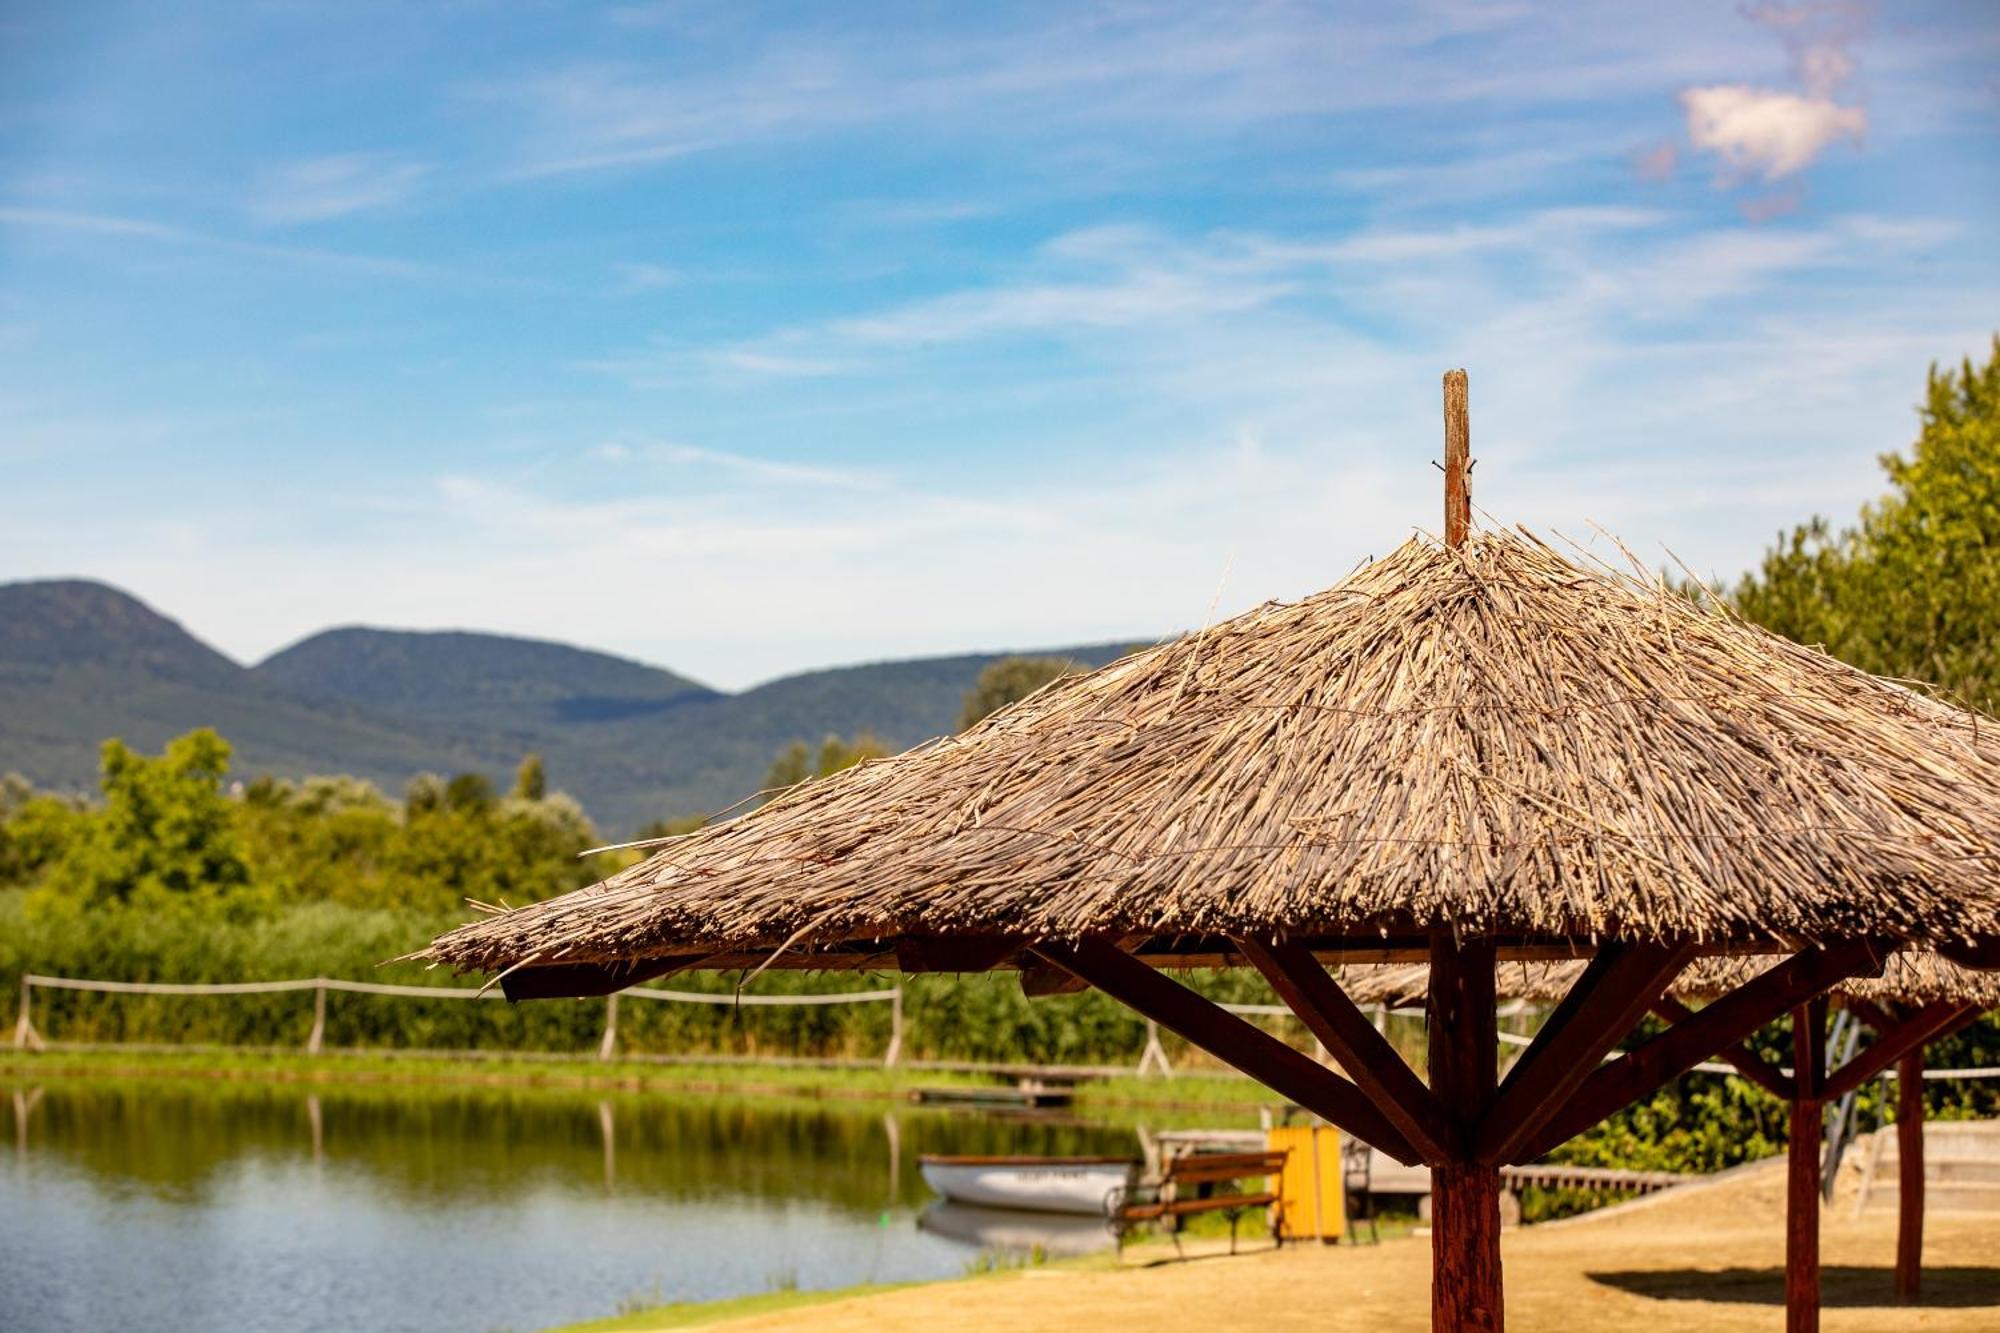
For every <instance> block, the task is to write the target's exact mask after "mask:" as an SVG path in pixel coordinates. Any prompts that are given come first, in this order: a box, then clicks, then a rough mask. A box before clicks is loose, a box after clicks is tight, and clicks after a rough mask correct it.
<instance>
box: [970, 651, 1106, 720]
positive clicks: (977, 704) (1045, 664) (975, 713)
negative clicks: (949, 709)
mask: <svg viewBox="0 0 2000 1333" xmlns="http://www.w3.org/2000/svg"><path fill="white" fill-rule="evenodd" d="M1082 670H1083V667H1082V665H1081V664H1080V663H1077V662H1073V661H1071V660H1070V659H1069V658H1067V657H1003V658H1001V659H1000V660H999V661H997V662H993V663H990V664H989V665H988V666H987V668H986V669H985V670H984V671H982V672H980V673H979V680H978V683H976V684H975V685H973V687H972V689H971V690H969V691H968V692H967V693H966V696H965V707H964V708H963V709H962V710H961V711H960V712H959V715H958V729H959V730H960V731H963V730H965V729H966V728H967V727H970V726H972V725H974V724H975V723H979V722H983V721H985V720H986V719H987V718H988V717H990V716H992V715H993V714H994V713H997V712H999V711H1000V710H1001V709H1002V708H1005V707H1006V706H1007V705H1008V704H1011V703H1016V702H1018V701H1020V700H1022V699H1025V698H1027V697H1028V696H1029V695H1031V694H1033V693H1034V692H1035V691H1036V690H1039V689H1040V688H1042V686H1044V685H1046V684H1048V683H1049V682H1050V681H1052V680H1057V679H1060V678H1061V677H1063V676H1073V675H1076V674H1077V673H1078V672H1080V671H1082Z"/></svg>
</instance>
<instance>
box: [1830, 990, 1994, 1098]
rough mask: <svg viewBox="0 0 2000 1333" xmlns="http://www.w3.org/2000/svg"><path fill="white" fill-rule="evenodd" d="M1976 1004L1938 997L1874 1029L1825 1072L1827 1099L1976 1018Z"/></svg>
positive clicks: (1847, 1090)
mask: <svg viewBox="0 0 2000 1333" xmlns="http://www.w3.org/2000/svg"><path fill="white" fill-rule="evenodd" d="M1979 1013H1980V1009H1979V1006H1978V1005H1977V1004H1961V1003H1956V1002H1954V1001H1951V1000H1940V1001H1938V1002H1937V1003H1935V1004H1927V1005H1925V1006H1923V1007H1922V1008H1921V1009H1918V1010H1916V1011H1915V1012H1914V1013H1912V1014H1910V1015H1909V1016H1908V1017H1907V1018H1904V1019H1903V1020H1902V1021H1901V1022H1899V1023H1897V1024H1895V1025H1894V1026H1893V1027H1889V1028H1876V1030H1875V1043H1874V1044H1873V1045H1872V1046H1870V1047H1869V1048H1868V1049H1867V1050H1865V1051H1863V1052H1862V1053H1861V1054H1860V1055H1858V1056H1856V1057H1855V1058H1854V1059H1852V1060H1849V1061H1848V1062H1847V1063H1846V1064H1844V1065H1842V1066H1841V1067H1840V1068H1839V1069H1836V1070H1834V1071H1833V1072H1831V1073H1829V1074H1828V1075H1827V1079H1826V1100H1827V1101H1830V1102H1837V1101H1839V1100H1840V1099H1841V1098H1842V1097H1845V1096H1846V1095H1847V1094H1848V1093H1850V1092H1853V1091H1855V1090H1857V1089H1858V1088H1860V1086H1861V1085H1862V1084H1864V1083H1866V1082H1867V1081H1868V1080H1870V1079H1872V1078H1874V1077H1875V1076H1876V1075H1878V1074H1880V1073H1881V1072H1882V1071H1883V1070H1885V1069H1887V1068H1888V1067H1889V1066H1890V1065H1892V1064H1895V1063H1896V1061H1898V1060H1900V1059H1902V1058H1903V1057H1904V1056H1905V1055H1907V1054H1908V1053H1909V1052H1911V1051H1921V1050H1922V1049H1923V1048H1924V1047H1926V1046H1928V1045H1929V1044H1930V1043H1932V1042H1934V1041H1937V1040H1938V1039H1939V1038H1941V1037H1944V1036H1947V1035H1949V1034H1950V1033H1952V1032H1955V1031H1957V1030H1958V1029H1959V1028H1960V1027H1963V1026H1964V1025H1965V1024H1967V1023H1969V1022H1971V1021H1972V1020H1973V1019H1975V1018H1977V1017H1979Z"/></svg>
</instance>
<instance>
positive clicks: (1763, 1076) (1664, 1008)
mask: <svg viewBox="0 0 2000 1333" xmlns="http://www.w3.org/2000/svg"><path fill="white" fill-rule="evenodd" d="M1653 1012H1654V1013H1656V1014H1658V1015H1659V1016H1660V1017H1661V1018H1664V1019H1665V1020H1666V1021H1667V1022H1669V1023H1679V1022H1682V1021H1684V1020H1685V1019H1686V1018H1687V1017H1688V1015H1689V1014H1691V1013H1693V1012H1694V1011H1693V1010H1692V1009H1689V1008H1688V1007H1687V1006H1686V1005H1684V1004H1682V1003H1681V1002H1680V1001H1679V1000H1676V999H1675V998H1674V997H1673V996H1671V995H1666V996H1662V997H1661V998H1660V1002H1659V1003H1658V1004H1656V1005H1654V1006H1653ZM1715 1058H1716V1059H1718V1060H1721V1061H1722V1062H1723V1063H1725V1064H1727V1065H1729V1066H1730V1067H1732V1068H1733V1069H1735V1070H1736V1072H1737V1073H1739V1074H1741V1075H1743V1077H1745V1078H1747V1079H1749V1080H1750V1081H1751V1082H1752V1083H1755V1084H1756V1085H1757V1086H1758V1087H1760V1088H1762V1089H1764V1091H1766V1092H1768V1093H1770V1094H1771V1095H1772V1096H1774V1097H1777V1098H1779V1099H1781V1100H1782V1101H1785V1102H1787V1103H1789V1102H1790V1101H1791V1100H1792V1098H1793V1097H1795V1096H1796V1095H1797V1089H1796V1088H1794V1087H1793V1086H1792V1080H1791V1078H1790V1076H1789V1075H1787V1074H1786V1073H1785V1071H1784V1070H1782V1069H1780V1068H1778V1066H1776V1065H1774V1064H1772V1063H1771V1062H1770V1061H1769V1060H1766V1059H1765V1058H1764V1057H1763V1056H1761V1055H1759V1054H1757V1053H1756V1052H1755V1051H1753V1050H1751V1049H1750V1048H1749V1047H1748V1046H1746V1045H1744V1044H1743V1043H1742V1042H1740V1041H1739V1042H1737V1043H1736V1044H1735V1045H1734V1046H1725V1047H1724V1048H1723V1049H1721V1050H1719V1051H1717V1052H1716V1053H1715Z"/></svg>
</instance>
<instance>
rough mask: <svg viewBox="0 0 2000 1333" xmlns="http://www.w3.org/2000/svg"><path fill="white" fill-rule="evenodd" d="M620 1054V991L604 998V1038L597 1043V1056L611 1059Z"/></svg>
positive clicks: (601, 1058) (602, 1058)
mask: <svg viewBox="0 0 2000 1333" xmlns="http://www.w3.org/2000/svg"><path fill="white" fill-rule="evenodd" d="M616 1054H618V992H617V991H612V992H611V994H609V995H607V996H606V997H605V998H604V1039H603V1040H602V1041H600V1042H598V1043H597V1058H598V1059H600V1060H609V1059H611V1057H612V1056H614V1055H616Z"/></svg>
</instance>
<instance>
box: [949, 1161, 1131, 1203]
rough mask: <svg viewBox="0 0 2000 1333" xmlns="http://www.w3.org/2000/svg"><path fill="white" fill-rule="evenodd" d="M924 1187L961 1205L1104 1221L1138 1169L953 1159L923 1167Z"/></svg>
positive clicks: (1126, 1163)
mask: <svg viewBox="0 0 2000 1333" xmlns="http://www.w3.org/2000/svg"><path fill="white" fill-rule="evenodd" d="M919 1166H920V1167H921V1168H922V1170H923V1173H924V1183H925V1184H927V1185H929V1186H930V1187H931V1189H932V1190H933V1191H935V1192H936V1193H938V1194H941V1195H943V1196H944V1197H945V1198H947V1199H950V1200H953V1201H954V1202H957V1203H968V1204H976V1205H978V1206H980V1207H983V1208H1009V1209H1013V1210H1016V1211H1019V1212H1031V1213H1070V1214H1080V1215H1084V1216H1090V1217H1103V1216H1104V1213H1105V1206H1106V1204H1107V1202H1108V1201H1109V1199H1110V1197H1111V1195H1112V1194H1113V1193H1114V1192H1116V1191H1119V1190H1122V1189H1124V1188H1126V1187H1127V1186H1128V1185H1130V1184H1131V1181H1132V1177H1133V1174H1134V1172H1135V1171H1136V1170H1137V1168H1138V1163H1136V1162H1130V1161H1123V1160H1119V1159H1114V1158H1033V1157H1026V1158H1003V1157H981V1158H949V1157H943V1158H940V1157H926V1158H923V1159H922V1160H921V1161H920V1162H919Z"/></svg>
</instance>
